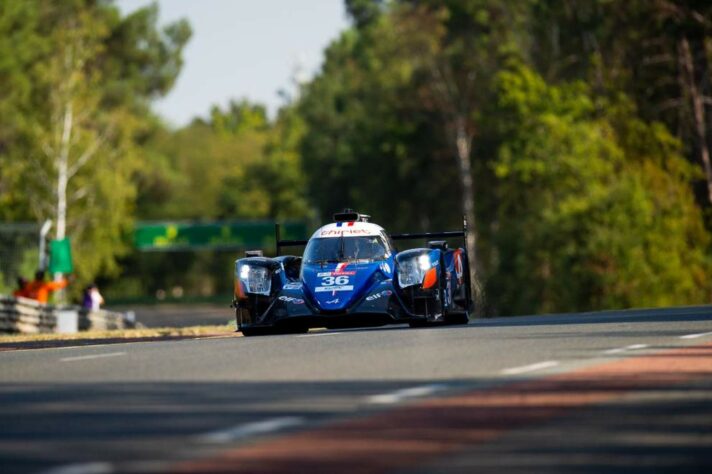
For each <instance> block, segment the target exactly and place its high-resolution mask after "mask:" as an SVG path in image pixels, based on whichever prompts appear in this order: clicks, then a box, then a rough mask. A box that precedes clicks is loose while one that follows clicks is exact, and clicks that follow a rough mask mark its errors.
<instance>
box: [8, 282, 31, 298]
mask: <svg viewBox="0 0 712 474" xmlns="http://www.w3.org/2000/svg"><path fill="white" fill-rule="evenodd" d="M28 285H29V282H28V281H27V280H26V279H25V278H23V277H17V289H16V290H15V291H14V292H13V293H12V296H14V297H15V298H20V297H22V298H27V297H28V296H27V290H28Z"/></svg>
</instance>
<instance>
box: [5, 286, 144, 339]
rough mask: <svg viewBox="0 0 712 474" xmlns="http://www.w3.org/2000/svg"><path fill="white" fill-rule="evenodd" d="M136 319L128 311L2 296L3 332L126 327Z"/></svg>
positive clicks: (65, 330)
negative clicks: (63, 304) (89, 308)
mask: <svg viewBox="0 0 712 474" xmlns="http://www.w3.org/2000/svg"><path fill="white" fill-rule="evenodd" d="M132 327H135V321H134V320H132V319H131V318H130V317H128V315H125V314H124V313H116V312H113V311H104V310H99V311H91V310H88V309H86V308H81V307H79V306H53V305H45V304H41V303H38V302H37V301H35V300H31V299H27V298H14V297H11V296H5V295H0V333H9V334H13V333H25V334H36V333H52V332H76V331H88V330H108V329H125V328H132Z"/></svg>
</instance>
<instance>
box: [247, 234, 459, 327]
mask: <svg viewBox="0 0 712 474" xmlns="http://www.w3.org/2000/svg"><path fill="white" fill-rule="evenodd" d="M383 235H384V239H385V240H384V242H385V246H386V252H385V254H384V255H383V256H382V258H374V259H346V258H344V259H342V260H341V261H333V260H330V261H318V262H316V261H311V262H310V261H308V262H302V259H301V257H296V256H281V257H276V258H265V257H261V256H260V257H257V256H255V257H246V258H243V259H239V260H237V262H236V266H235V273H236V282H235V300H234V305H235V307H236V311H237V324H238V328H239V329H240V330H242V331H243V332H244V333H245V334H247V331H250V330H257V329H269V328H272V329H285V330H296V331H303V330H307V329H308V328H310V327H328V328H335V327H357V326H369V325H382V324H389V323H411V324H413V323H426V322H442V321H444V320H445V319H447V317H448V316H449V315H453V314H457V315H459V316H460V317H462V315H463V314H464V318H465V321H466V320H467V319H466V318H467V312H468V311H469V309H470V308H469V294H468V293H467V289H466V288H465V286H466V285H465V279H464V270H463V268H464V265H466V263H465V262H466V256H465V251H464V249H462V248H457V249H449V248H447V245H446V244H444V242H442V243H439V244H440V245H439V247H438V248H432V247H431V248H416V249H411V250H407V251H403V252H397V250H396V249H395V248H394V247H393V244H392V242H391V241H390V238H388V237H387V236H385V233H384V234H383ZM408 259H410V260H408ZM408 262H410V263H408ZM406 264H410V265H411V266H412V265H414V264H417V265H420V266H421V267H422V268H427V269H428V271H424V270H423V271H421V273H422V275H421V273H417V269H416V270H415V271H416V273H415V274H416V276H417V277H418V284H412V283H408V282H405V281H400V280H399V269H400V271H401V272H405V270H404V268H405V265H406ZM243 267H249V268H248V269H247V270H245V269H244V268H243ZM255 268H257V269H259V270H258V271H259V272H262V273H259V275H262V276H264V275H267V274H268V275H270V277H269V278H271V280H270V284H269V285H267V284H266V283H265V282H264V281H262V282H261V286H256V287H254V288H253V287H248V284H252V280H250V278H249V272H250V271H255ZM262 269H265V270H262ZM404 274H405V273H404ZM265 278H266V277H265ZM404 278H405V277H404ZM428 285H429V286H428ZM268 286H269V288H268ZM255 288H258V289H255ZM251 291H252V292H251ZM256 292H259V294H258V293H256Z"/></svg>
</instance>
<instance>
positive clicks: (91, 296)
mask: <svg viewBox="0 0 712 474" xmlns="http://www.w3.org/2000/svg"><path fill="white" fill-rule="evenodd" d="M103 304H104V297H103V296H101V293H99V287H97V286H96V284H95V283H92V284H91V285H89V286H87V287H86V289H85V290H84V298H83V300H82V307H84V308H86V309H89V310H92V311H96V310H99V309H101V305H103Z"/></svg>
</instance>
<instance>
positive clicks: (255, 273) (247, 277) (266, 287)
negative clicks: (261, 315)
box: [238, 263, 272, 295]
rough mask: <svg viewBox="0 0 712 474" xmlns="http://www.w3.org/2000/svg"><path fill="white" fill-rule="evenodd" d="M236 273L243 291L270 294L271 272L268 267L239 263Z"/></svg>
mask: <svg viewBox="0 0 712 474" xmlns="http://www.w3.org/2000/svg"><path fill="white" fill-rule="evenodd" d="M238 275H239V278H240V282H242V284H243V285H244V287H245V293H253V294H258V295H269V294H270V290H271V289H272V274H271V272H270V271H269V268H266V267H261V266H256V265H248V264H246V263H243V264H240V265H239V269H238Z"/></svg>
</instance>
